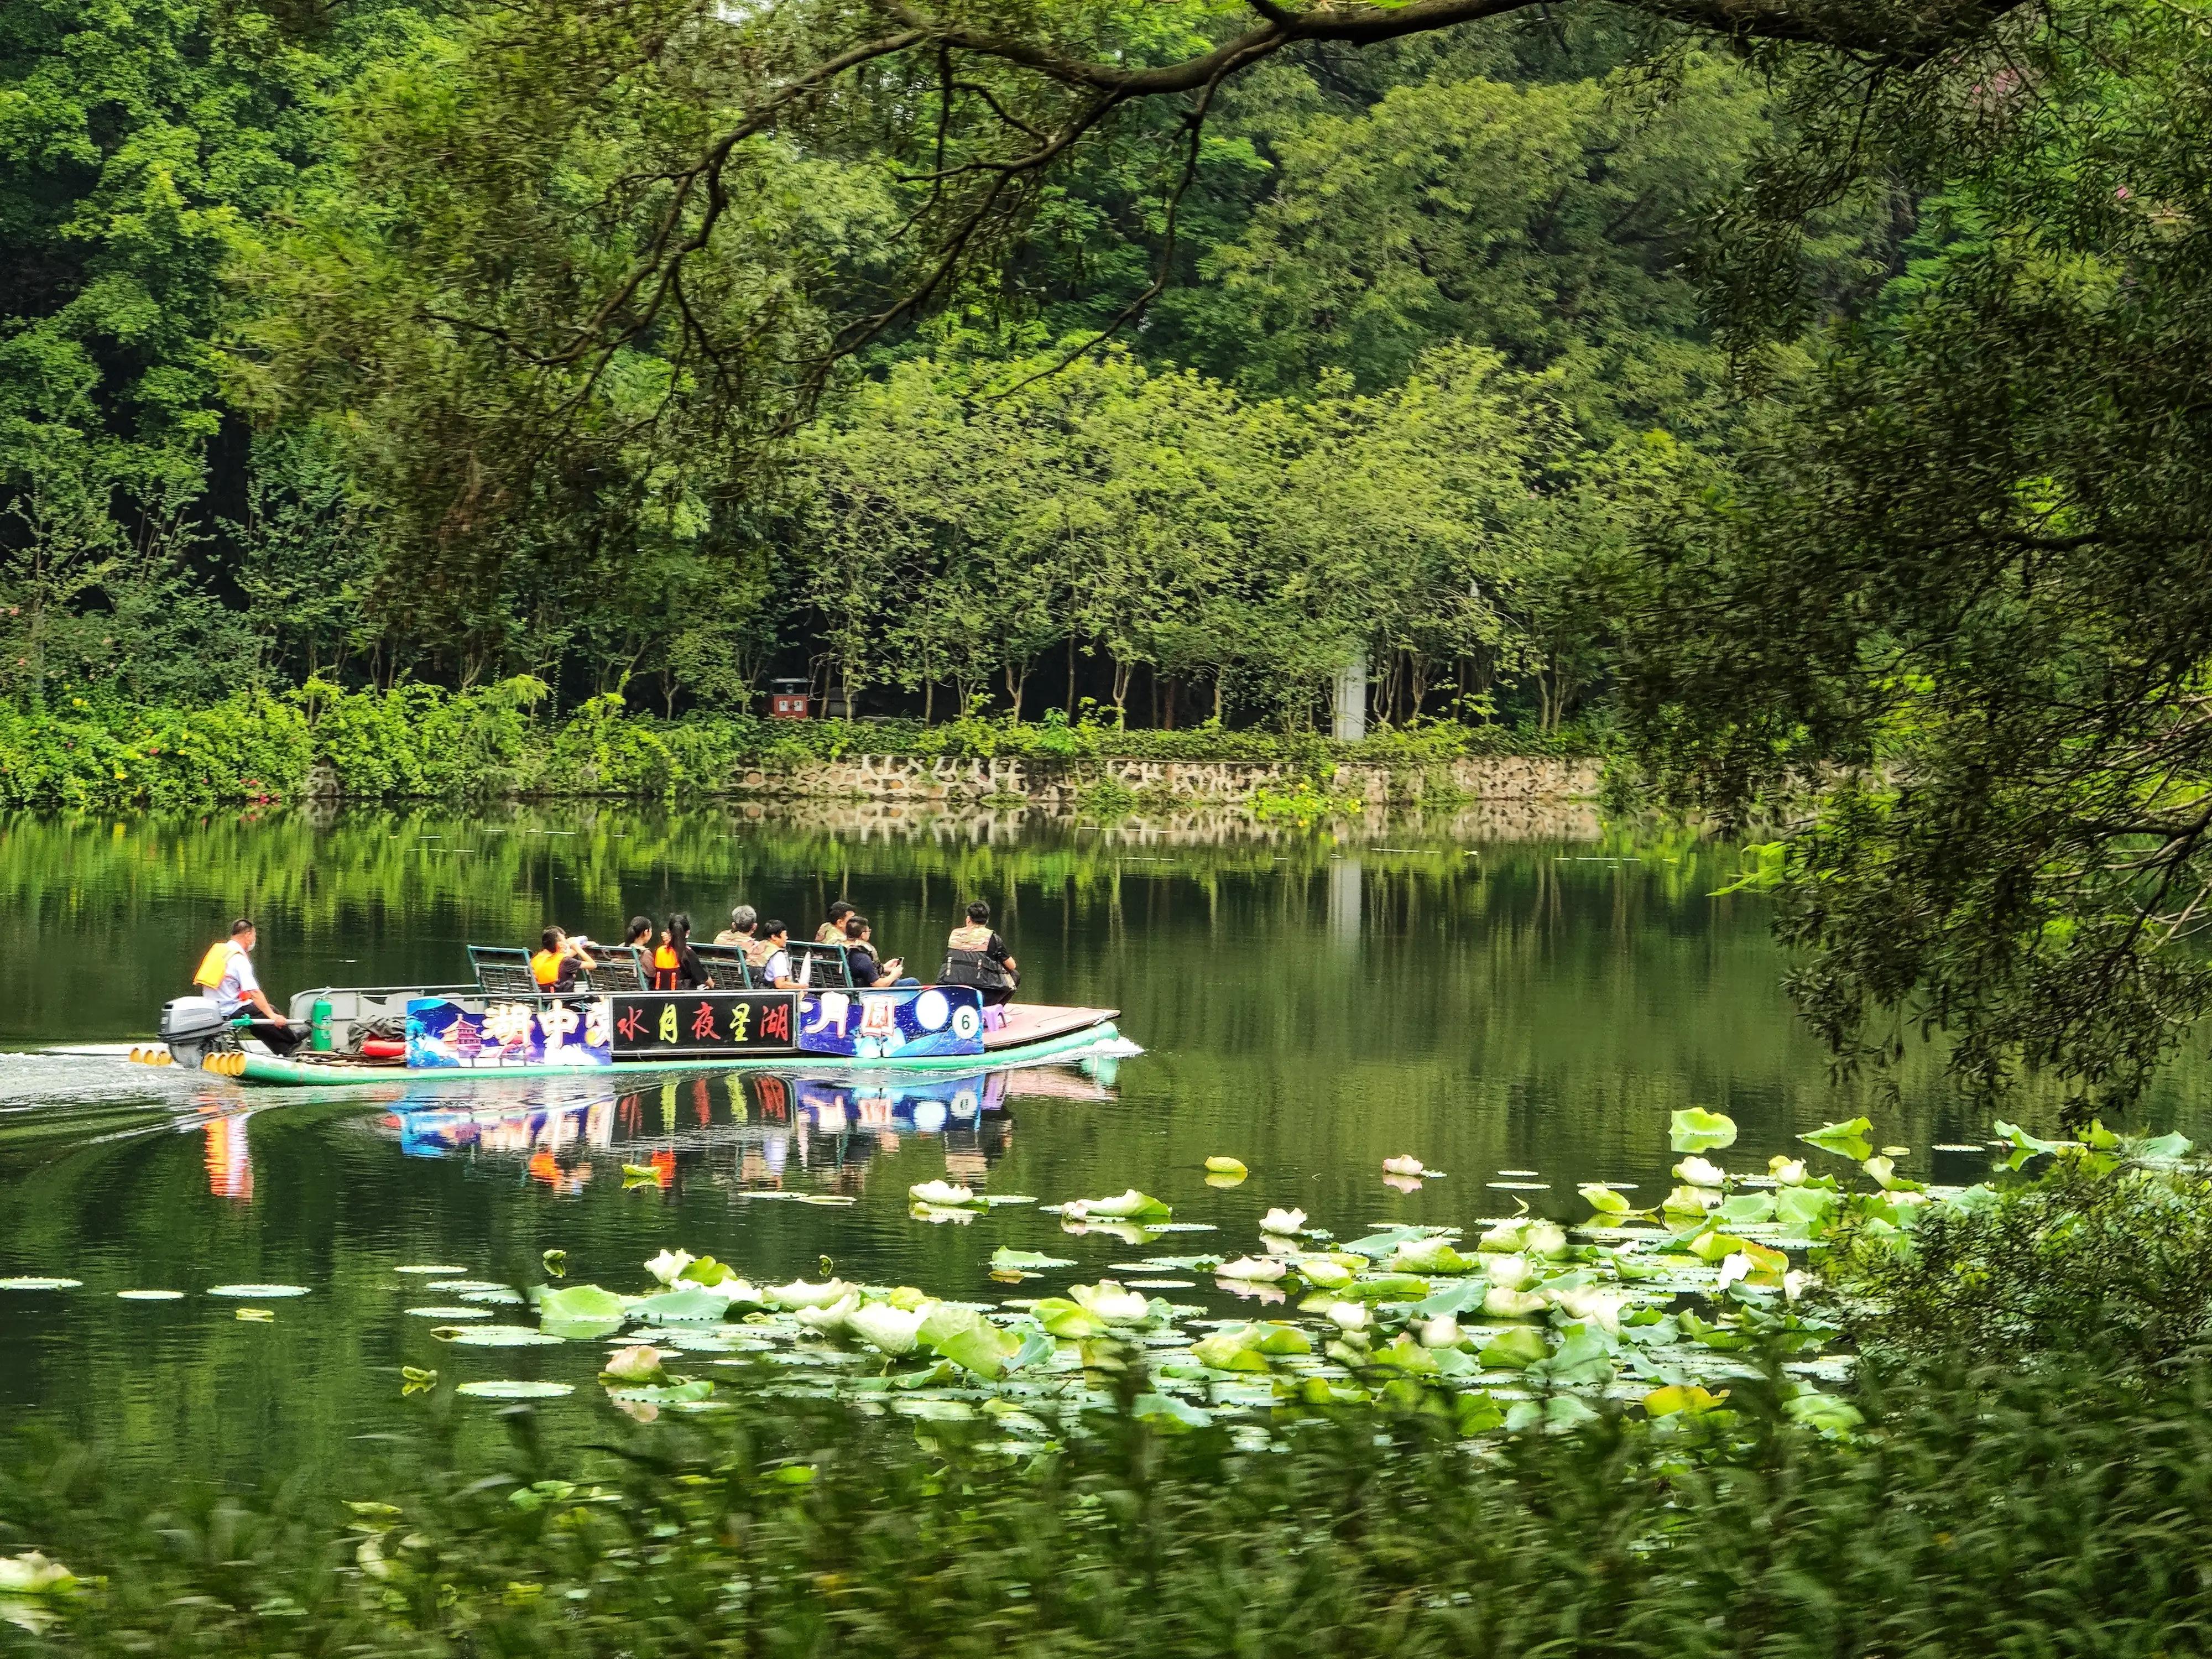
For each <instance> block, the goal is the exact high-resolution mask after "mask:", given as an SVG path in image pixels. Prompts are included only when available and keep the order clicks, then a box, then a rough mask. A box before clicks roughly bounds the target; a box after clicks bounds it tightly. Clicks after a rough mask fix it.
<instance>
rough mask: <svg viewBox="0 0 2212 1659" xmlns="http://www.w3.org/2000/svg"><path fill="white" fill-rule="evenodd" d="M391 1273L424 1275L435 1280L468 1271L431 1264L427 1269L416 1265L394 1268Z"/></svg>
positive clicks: (461, 1268)
mask: <svg viewBox="0 0 2212 1659" xmlns="http://www.w3.org/2000/svg"><path fill="white" fill-rule="evenodd" d="M392 1272H394V1273H425V1274H428V1275H431V1276H433V1277H436V1278H441V1279H450V1278H451V1277H453V1275H454V1274H455V1273H466V1272H468V1269H467V1268H466V1267H452V1266H449V1265H445V1264H441V1263H436V1262H433V1263H431V1264H430V1265H428V1266H427V1267H426V1266H422V1265H419V1264H418V1265H415V1266H410V1267H394V1268H393V1269H392Z"/></svg>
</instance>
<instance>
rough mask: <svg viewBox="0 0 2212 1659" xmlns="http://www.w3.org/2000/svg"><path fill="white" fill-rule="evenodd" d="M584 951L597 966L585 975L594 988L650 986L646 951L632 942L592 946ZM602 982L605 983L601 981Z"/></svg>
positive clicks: (630, 988) (640, 988)
mask: <svg viewBox="0 0 2212 1659" xmlns="http://www.w3.org/2000/svg"><path fill="white" fill-rule="evenodd" d="M585 954H586V956H588V957H591V959H592V961H593V962H595V963H598V964H599V966H598V967H597V968H596V969H594V970H593V971H592V972H591V973H589V974H586V975H584V978H585V980H586V981H587V982H588V983H589V984H590V985H591V987H592V989H593V990H595V991H648V990H651V989H652V988H653V977H652V974H651V970H650V969H648V968H647V965H646V959H645V952H644V951H643V950H641V948H640V947H638V946H637V945H592V948H591V949H590V950H589V951H586V952H585ZM601 981H605V983H604V984H603V983H601Z"/></svg>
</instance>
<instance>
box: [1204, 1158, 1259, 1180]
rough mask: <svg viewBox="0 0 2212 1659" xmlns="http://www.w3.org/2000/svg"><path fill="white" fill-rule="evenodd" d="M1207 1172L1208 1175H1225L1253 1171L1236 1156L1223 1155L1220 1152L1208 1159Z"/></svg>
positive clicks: (1237, 1174)
mask: <svg viewBox="0 0 2212 1659" xmlns="http://www.w3.org/2000/svg"><path fill="white" fill-rule="evenodd" d="M1206 1173H1207V1174H1208V1175H1224V1176H1244V1175H1249V1174H1250V1173H1251V1171H1249V1170H1247V1169H1246V1168H1245V1167H1244V1165H1243V1164H1242V1163H1240V1162H1239V1161H1238V1160H1237V1159H1236V1158H1226V1157H1223V1156H1221V1155H1219V1154H1218V1153H1217V1154H1216V1155H1215V1156H1213V1157H1212V1158H1208V1159H1206Z"/></svg>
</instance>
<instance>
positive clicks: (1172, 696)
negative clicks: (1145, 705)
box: [1161, 680, 1176, 732]
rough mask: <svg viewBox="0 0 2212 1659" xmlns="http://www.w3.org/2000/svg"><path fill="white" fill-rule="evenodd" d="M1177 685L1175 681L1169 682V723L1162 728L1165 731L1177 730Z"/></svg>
mask: <svg viewBox="0 0 2212 1659" xmlns="http://www.w3.org/2000/svg"><path fill="white" fill-rule="evenodd" d="M1175 706H1176V681H1174V680H1170V681H1169V682H1168V702H1167V723H1166V724H1165V725H1164V726H1163V727H1162V728H1161V729H1162V730H1163V731H1167V732H1172V731H1174V730H1175Z"/></svg>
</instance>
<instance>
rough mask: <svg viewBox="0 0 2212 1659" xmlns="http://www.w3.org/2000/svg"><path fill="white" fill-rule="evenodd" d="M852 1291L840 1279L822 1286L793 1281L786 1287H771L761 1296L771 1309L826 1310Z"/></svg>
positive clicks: (799, 1280)
mask: <svg viewBox="0 0 2212 1659" xmlns="http://www.w3.org/2000/svg"><path fill="white" fill-rule="evenodd" d="M852 1291H853V1286H851V1285H848V1284H847V1283H846V1282H845V1281H844V1280H843V1279H831V1280H829V1282H828V1283H827V1284H824V1285H812V1284H809V1283H808V1282H807V1281H806V1280H805V1279H793V1280H792V1282H791V1283H790V1284H788V1285H769V1287H768V1288H767V1289H766V1290H764V1291H762V1292H761V1294H762V1297H763V1299H765V1300H766V1302H767V1303H768V1305H769V1307H771V1308H826V1307H828V1306H829V1305H830V1304H832V1303H834V1302H836V1301H839V1300H841V1299H842V1298H843V1297H846V1296H848V1295H849V1294H851V1292H852Z"/></svg>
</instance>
